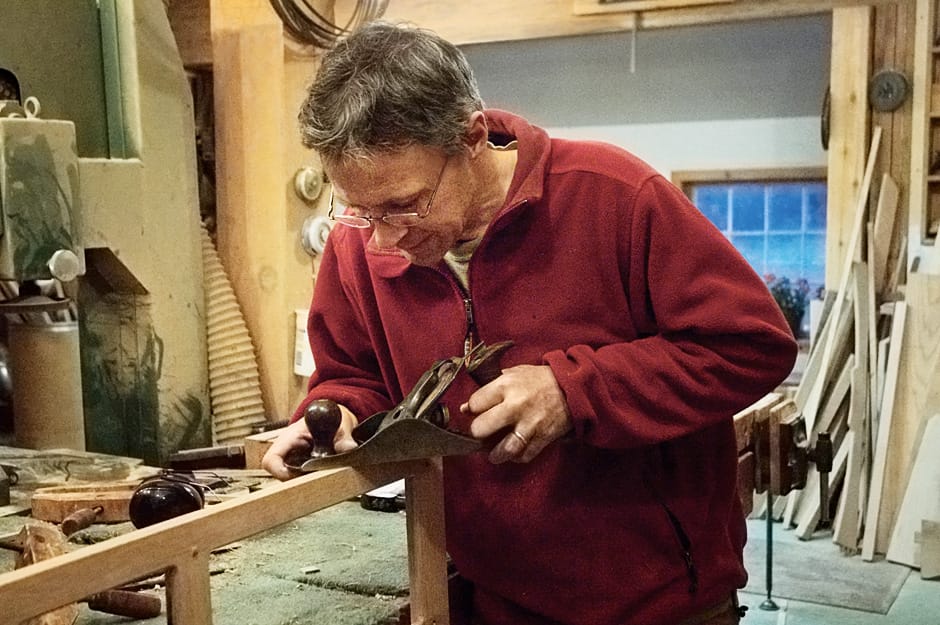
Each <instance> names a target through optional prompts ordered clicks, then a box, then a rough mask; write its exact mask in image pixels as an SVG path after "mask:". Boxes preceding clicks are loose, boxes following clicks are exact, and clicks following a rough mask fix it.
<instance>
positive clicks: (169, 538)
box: [0, 460, 447, 625]
mask: <svg viewBox="0 0 940 625" xmlns="http://www.w3.org/2000/svg"><path fill="white" fill-rule="evenodd" d="M428 472H429V475H427V476H425V477H420V478H419V479H418V480H415V481H412V489H413V491H412V492H413V494H414V495H415V497H414V498H415V499H420V500H422V503H421V504H420V505H421V508H420V509H419V510H418V514H419V515H423V514H424V513H426V512H428V511H430V512H431V514H430V518H429V519H428V521H429V522H430V523H431V524H432V526H431V527H430V528H429V526H428V525H426V524H425V523H424V521H423V520H421V521H410V523H411V525H409V535H408V541H409V553H415V554H421V555H420V560H419V562H418V565H419V570H418V571H415V572H414V574H413V576H412V577H413V579H414V577H417V578H419V579H421V580H422V589H421V591H420V592H421V593H424V596H431V597H437V598H438V600H437V601H431V600H425V601H424V604H425V605H428V606H432V607H433V610H434V613H435V614H440V613H443V614H444V615H445V617H446V614H447V609H446V603H445V606H444V607H443V608H442V607H441V606H440V601H439V598H440V597H442V596H443V597H444V600H445V601H446V590H435V591H432V590H431V589H430V588H429V587H426V586H425V585H424V584H426V583H427V584H433V583H434V580H439V579H440V576H439V573H438V572H439V571H440V570H443V569H444V568H445V566H446V564H445V562H444V559H443V546H442V545H440V544H433V545H431V544H413V542H414V541H417V542H418V543H423V542H426V541H431V542H434V541H438V540H441V538H442V536H443V529H442V527H441V523H442V521H441V519H442V518H443V517H442V516H441V517H438V515H437V514H436V513H434V512H433V507H434V506H436V505H437V503H435V502H434V501H433V500H434V499H435V498H436V497H438V496H439V494H440V491H439V475H440V469H439V467H438V466H437V465H436V464H435V462H434V461H431V460H418V461H405V462H395V463H388V464H379V465H373V466H369V467H361V468H359V469H351V468H344V469H335V470H329V471H322V472H316V473H310V474H307V475H304V476H302V477H299V478H296V479H294V480H291V481H289V482H284V483H278V484H274V485H272V486H270V487H267V488H265V489H263V490H261V491H258V492H256V493H253V494H250V495H246V496H245V497H243V498H240V499H232V500H229V501H227V502H223V503H220V504H215V505H212V506H209V507H208V508H205V509H203V510H199V511H197V512H191V513H189V514H185V515H183V516H179V517H176V518H174V519H170V520H169V521H164V522H163V523H158V524H156V525H151V526H150V527H146V528H143V529H139V530H135V531H133V532H130V533H128V534H124V535H122V536H118V537H116V538H110V539H108V540H106V541H104V542H100V543H97V544H95V545H90V546H87V547H82V548H81V549H77V550H75V551H72V552H71V553H67V554H65V555H61V556H56V557H54V558H50V559H48V560H44V561H42V562H39V563H36V564H31V565H29V566H28V567H24V568H22V569H19V570H16V571H10V572H8V573H2V574H0V605H2V606H3V613H4V617H3V621H4V622H5V623H7V622H9V623H20V622H22V621H25V620H27V619H29V618H32V617H34V616H37V615H39V614H42V613H44V612H48V611H49V610H53V609H55V608H58V607H59V606H63V605H67V604H69V603H73V602H76V601H80V600H82V599H83V598H84V597H88V596H90V595H93V594H95V593H97V592H100V591H103V590H107V589H110V588H115V587H118V586H120V585H122V584H125V583H127V582H129V581H131V580H133V579H137V578H140V577H144V576H147V575H151V574H154V573H157V572H160V571H166V570H169V571H170V575H169V579H168V584H169V585H170V587H171V589H170V595H169V596H168V598H169V599H170V600H171V601H172V602H173V603H174V605H173V606H168V608H167V613H168V615H169V616H170V617H171V618H170V622H173V623H175V625H210V624H211V622H212V621H211V615H210V614H209V612H208V610H207V607H208V605H209V602H208V600H207V599H206V590H207V588H208V554H209V553H210V552H211V551H212V550H213V549H216V548H218V547H221V546H223V545H228V544H230V543H233V542H235V541H237V540H242V539H244V538H248V537H249V536H253V535H254V534H258V533H260V532H262V531H264V530H267V529H270V528H272V527H276V526H278V525H281V524H283V523H287V522H288V521H292V520H294V519H297V518H300V517H302V516H306V515H308V514H311V513H313V512H316V511H317V510H322V509H323V508H327V507H329V506H332V505H334V504H337V503H340V502H342V501H345V500H347V499H348V498H350V497H352V496H355V495H358V494H361V493H364V492H367V491H369V490H372V489H374V488H377V487H379V486H382V485H385V484H388V483H390V482H393V481H395V480H398V479H400V478H402V477H405V478H406V479H407V478H409V477H414V476H422V475H423V474H424V473H428ZM429 500H430V501H429ZM441 505H442V504H441ZM418 528H422V530H421V531H418ZM424 567H428V569H429V570H430V571H432V574H431V575H430V576H429V578H428V579H426V580H425V579H424V578H423V577H422V571H423V570H424ZM26 597H28V598H29V600H28V601H27V600H25V598H26ZM177 601H179V602H180V605H175V604H176V602H177ZM175 619H179V620H175ZM428 622H430V621H428ZM437 622H438V623H445V622H446V621H440V620H438V621H437Z"/></svg>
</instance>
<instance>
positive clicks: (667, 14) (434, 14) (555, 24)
mask: <svg viewBox="0 0 940 625" xmlns="http://www.w3.org/2000/svg"><path fill="white" fill-rule="evenodd" d="M894 1H896V0H869V1H867V2H862V1H858V0H855V1H852V0H842V1H839V0H830V1H821V2H820V1H814V0H774V2H767V1H766V0H748V1H741V0H738V1H736V2H731V3H720V4H714V3H712V4H709V5H704V6H700V7H685V8H669V9H658V10H648V11H640V12H637V11H629V10H627V11H622V12H618V13H605V14H600V15H575V13H574V5H573V1H572V0H515V1H513V2H505V0H480V1H478V2H473V3H462V2H427V1H425V0H396V2H391V3H389V7H388V10H387V11H386V13H385V17H386V18H387V19H391V20H406V21H410V22H414V23H415V24H418V25H419V26H422V27H424V28H430V29H431V30H434V31H436V32H437V33H438V34H440V35H441V36H443V37H444V38H446V39H448V40H450V41H452V42H454V43H456V44H460V45H463V44H475V43H489V42H495V41H517V40H522V39H536V38H544V37H567V36H572V35H587V34H596V33H609V32H622V31H629V30H633V29H639V30H644V29H657V28H672V27H680V26H695V25H701V24H718V23H727V22H740V21H747V20H758V19H776V18H785V17H795V16H800V15H813V14H819V13H827V12H829V11H831V10H833V9H834V8H837V9H842V8H845V7H858V6H863V5H864V6H871V5H880V4H891V3H892V2H894ZM686 4H688V2H686ZM625 6H626V4H625Z"/></svg>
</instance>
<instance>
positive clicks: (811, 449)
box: [751, 400, 833, 524]
mask: <svg viewBox="0 0 940 625" xmlns="http://www.w3.org/2000/svg"><path fill="white" fill-rule="evenodd" d="M751 436H752V448H751V451H752V452H753V476H754V488H753V490H754V491H756V492H758V493H764V492H766V493H768V494H770V495H772V496H774V497H776V496H779V495H787V494H789V493H790V492H791V491H794V490H802V489H803V488H805V487H806V481H807V479H806V478H807V475H808V473H809V463H810V462H812V463H814V464H815V465H816V470H817V471H818V472H819V474H820V480H819V489H820V490H819V497H820V522H821V523H824V524H825V523H828V522H829V520H830V519H829V472H830V471H832V462H833V444H832V440H831V438H830V436H829V433H828V432H819V433H818V434H817V435H816V441H815V444H814V445H811V444H810V439H809V436H808V435H807V431H806V420H805V419H804V418H803V414H802V413H801V412H800V411H799V410H798V408H797V406H796V404H795V403H794V402H793V401H792V400H786V401H784V402H783V403H781V404H780V405H779V406H777V407H775V408H774V409H772V410H770V412H769V416H768V418H763V419H755V420H754V423H753V431H752V435H751Z"/></svg>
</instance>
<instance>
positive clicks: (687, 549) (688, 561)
mask: <svg viewBox="0 0 940 625" xmlns="http://www.w3.org/2000/svg"><path fill="white" fill-rule="evenodd" d="M659 505H661V506H662V507H663V510H665V511H666V514H667V515H668V516H669V523H670V524H671V525H672V530H673V532H674V533H675V535H676V538H678V539H679V546H680V548H681V549H682V560H683V562H684V563H685V572H686V575H687V576H688V578H689V594H690V595H694V594H695V593H696V592H697V591H698V569H697V568H696V567H695V561H694V560H693V559H692V541H691V540H689V536H688V534H686V533H685V530H684V529H682V523H680V522H679V518H678V517H677V516H676V515H675V513H673V511H672V510H670V509H669V506H667V505H666V502H664V501H663V500H662V499H660V500H659Z"/></svg>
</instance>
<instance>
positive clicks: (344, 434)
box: [261, 406, 358, 481]
mask: <svg viewBox="0 0 940 625" xmlns="http://www.w3.org/2000/svg"><path fill="white" fill-rule="evenodd" d="M339 409H340V412H341V413H342V415H343V418H342V421H341V422H340V425H339V428H337V430H336V434H335V435H334V437H333V449H334V450H336V453H340V452H344V451H351V450H353V449H355V448H356V447H358V444H357V443H356V441H355V440H353V437H352V430H353V428H354V427H356V424H357V423H358V420H357V419H356V417H355V415H353V413H352V412H350V411H349V409H347V408H346V407H345V406H340V407H339ZM312 447H313V436H312V435H311V434H310V430H308V429H307V424H306V423H304V420H303V419H300V420H299V421H295V422H294V423H291V424H290V425H288V426H287V427H286V428H284V431H283V432H281V434H280V435H279V436H278V437H277V438H276V439H274V442H273V443H271V447H269V448H268V451H267V452H265V454H264V457H263V458H262V459H261V467H262V468H263V469H264V470H265V471H267V472H268V473H270V474H271V475H272V476H274V477H276V478H277V479H279V480H282V481H283V480H289V479H290V478H292V477H296V476H297V475H298V473H297V471H296V470H294V469H291V467H290V466H288V464H287V459H288V458H290V457H292V456H294V457H296V456H301V457H306V456H308V455H309V454H310V450H311V448H312Z"/></svg>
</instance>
